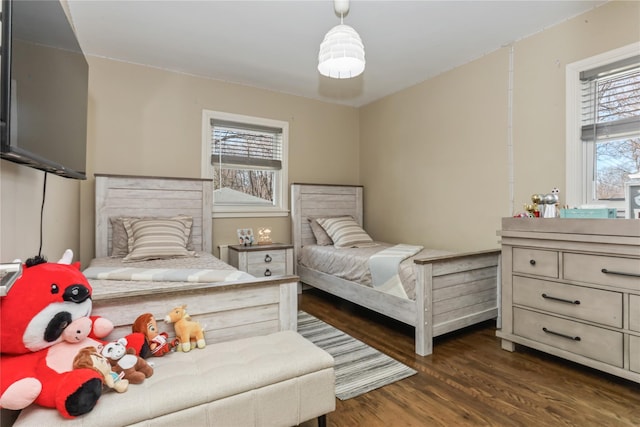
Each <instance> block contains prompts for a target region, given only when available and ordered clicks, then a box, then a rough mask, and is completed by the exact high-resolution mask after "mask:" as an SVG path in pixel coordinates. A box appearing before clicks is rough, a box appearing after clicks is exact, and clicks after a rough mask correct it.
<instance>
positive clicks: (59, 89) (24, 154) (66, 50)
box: [0, 0, 89, 179]
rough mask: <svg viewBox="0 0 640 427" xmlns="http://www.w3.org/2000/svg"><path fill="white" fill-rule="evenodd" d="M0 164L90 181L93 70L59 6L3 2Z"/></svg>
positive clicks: (53, 1)
mask: <svg viewBox="0 0 640 427" xmlns="http://www.w3.org/2000/svg"><path fill="white" fill-rule="evenodd" d="M1 13H2V19H1V22H2V40H1V42H0V43H1V48H0V55H1V56H0V141H1V144H0V145H1V150H0V157H2V158H4V159H6V160H10V161H12V162H16V163H22V164H25V165H27V166H30V167H33V168H37V169H41V170H44V171H47V172H51V173H54V174H56V175H60V176H64V177H67V178H75V179H86V145H87V101H88V81H89V80H88V79H89V66H88V64H87V61H86V59H85V57H84V54H83V52H82V49H81V48H80V45H79V43H78V40H77V39H76V36H75V32H74V31H73V28H72V26H71V24H70V23H69V20H68V19H67V15H66V13H65V11H64V9H63V8H62V5H61V4H60V1H59V0H42V1H35V0H31V1H23V0H17V1H11V0H2V12H1Z"/></svg>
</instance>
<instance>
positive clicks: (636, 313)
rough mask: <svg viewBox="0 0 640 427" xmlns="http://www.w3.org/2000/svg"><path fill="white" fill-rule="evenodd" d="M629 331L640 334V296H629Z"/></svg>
mask: <svg viewBox="0 0 640 427" xmlns="http://www.w3.org/2000/svg"><path fill="white" fill-rule="evenodd" d="M629 329H631V330H632V331H636V332H640V295H629ZM638 357H640V355H639V356H638Z"/></svg>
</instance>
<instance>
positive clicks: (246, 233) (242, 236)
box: [238, 228, 254, 246]
mask: <svg viewBox="0 0 640 427" xmlns="http://www.w3.org/2000/svg"><path fill="white" fill-rule="evenodd" d="M253 242H254V236H253V229H251V228H238V244H239V245H242V246H251V245H253Z"/></svg>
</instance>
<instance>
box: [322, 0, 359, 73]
mask: <svg viewBox="0 0 640 427" xmlns="http://www.w3.org/2000/svg"><path fill="white" fill-rule="evenodd" d="M333 7H334V9H335V12H336V13H337V14H338V15H339V16H340V25H336V26H335V27H333V28H332V29H330V30H329V32H328V33H327V35H326V36H324V40H323V41H322V43H320V53H319V54H318V71H320V74H322V75H323V76H327V77H331V78H333V79H350V78H351V77H356V76H359V75H360V74H362V72H363V71H364V45H363V44H362V40H361V39H360V36H359V35H358V33H357V32H356V30H354V29H353V28H351V27H350V26H348V25H345V24H344V23H343V22H342V19H343V17H344V15H345V14H347V13H348V12H349V0H334V2H333Z"/></svg>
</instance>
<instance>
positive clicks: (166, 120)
mask: <svg viewBox="0 0 640 427" xmlns="http://www.w3.org/2000/svg"><path fill="white" fill-rule="evenodd" d="M89 66H90V82H89V87H90V93H89V97H90V102H89V131H88V132H89V147H88V156H89V158H88V160H87V169H88V172H89V174H90V176H91V179H90V180H89V181H88V182H87V183H86V185H84V186H83V198H82V212H83V223H82V259H83V261H86V260H89V259H90V258H91V257H92V256H93V251H94V248H93V245H94V243H93V241H94V240H93V226H94V225H93V224H94V223H93V186H94V181H93V173H115V174H135V175H152V176H180V177H199V176H200V153H201V143H202V141H201V138H202V136H201V134H202V123H201V121H202V110H203V109H207V110H215V111H225V112H229V113H237V114H244V115H251V116H258V117H264V118H268V119H275V120H282V121H287V122H288V123H289V181H290V182H314V183H322V182H329V183H345V182H347V183H357V181H358V175H359V170H358V155H359V152H358V148H359V147H358V139H359V138H358V110H357V109H355V108H351V107H344V106H338V105H332V104H328V103H323V102H318V101H314V100H310V99H306V98H302V97H297V96H291V95H287V94H282V93H277V92H271V91H266V90H261V89H256V88H250V87H247V86H241V85H235V84H230V83H225V82H220V81H215V80H209V79H203V78H198V77H193V76H188V75H184V74H178V73H172V72H167V71H163V70H159V69H155V68H149V67H143V66H138V65H132V64H127V63H123V62H116V61H111V60H107V59H101V58H94V57H91V58H89ZM289 224H290V222H289V218H288V217H279V218H243V219H217V218H216V219H214V221H213V234H214V236H213V237H214V247H216V246H217V245H219V244H224V243H235V240H236V229H237V228H245V227H252V228H254V230H255V231H257V229H258V228H259V227H264V226H269V227H271V228H272V229H273V233H272V238H273V239H274V241H282V242H289V241H290V225H289Z"/></svg>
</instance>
